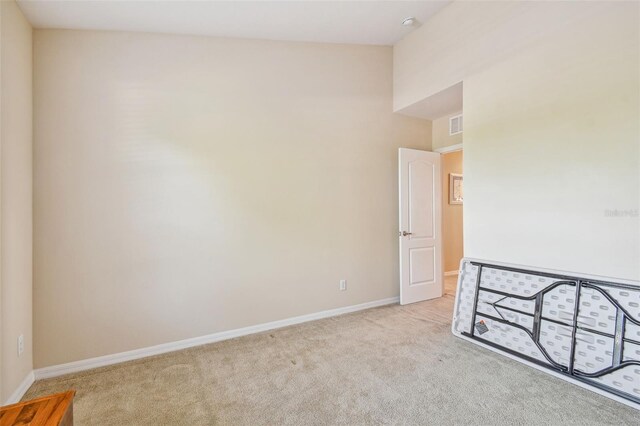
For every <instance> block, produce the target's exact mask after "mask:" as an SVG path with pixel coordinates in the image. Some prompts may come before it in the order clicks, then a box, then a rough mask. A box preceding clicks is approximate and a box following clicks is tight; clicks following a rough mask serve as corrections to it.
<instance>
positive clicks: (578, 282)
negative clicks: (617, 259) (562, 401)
mask: <svg viewBox="0 0 640 426" xmlns="http://www.w3.org/2000/svg"><path fill="white" fill-rule="evenodd" d="M470 263H471V264H472V265H474V266H476V267H477V268H478V272H477V273H478V275H477V279H476V288H475V299H474V305H473V314H472V322H471V330H470V332H469V333H467V332H463V333H462V334H463V335H464V336H466V337H468V338H470V339H473V340H477V341H480V342H481V343H482V344H484V345H487V346H491V347H494V348H496V349H498V350H500V351H502V352H506V353H508V354H511V355H514V356H516V357H518V358H522V359H525V360H527V361H528V362H530V363H533V364H536V365H539V366H541V367H544V368H547V369H550V370H553V371H556V372H558V373H560V374H562V375H565V376H569V377H571V378H572V379H574V380H577V381H580V382H583V383H586V384H589V385H590V386H593V387H595V388H598V389H600V390H603V391H606V392H608V393H611V394H614V395H617V396H619V397H621V398H624V399H627V400H630V401H633V402H635V403H637V404H640V398H638V397H636V396H634V395H631V394H629V393H627V392H624V391H622V390H620V389H616V388H613V387H611V386H609V385H607V384H605V383H602V382H599V381H597V380H594V379H597V378H599V377H602V376H605V375H607V374H610V373H613V372H615V371H618V370H620V369H623V368H625V367H629V366H634V365H635V366H640V360H635V359H628V360H623V359H624V358H623V351H624V343H625V342H630V343H634V344H638V342H637V341H635V340H633V339H631V338H626V337H625V336H624V334H625V333H624V331H625V325H626V322H627V321H629V322H630V323H633V324H635V325H638V326H640V321H639V320H637V319H636V318H634V317H633V316H632V315H631V314H630V313H629V312H628V311H627V310H626V309H625V308H624V307H623V306H622V305H621V304H620V302H618V301H617V300H616V299H615V298H614V297H613V296H611V294H609V293H608V292H606V291H605V290H603V289H602V288H600V287H599V286H603V287H610V288H620V289H628V290H633V291H638V290H640V288H639V287H637V286H633V285H630V284H620V283H611V282H606V281H596V280H586V279H581V278H579V277H572V276H567V275H560V274H553V273H546V272H538V271H529V270H525V269H518V268H511V267H506V266H498V265H492V264H488V263H481V262H470ZM483 267H489V268H493V269H499V270H504V271H510V272H517V273H523V274H534V275H538V276H543V277H547V278H555V279H558V281H556V282H554V283H553V284H551V285H549V286H547V287H546V288H544V289H543V290H541V291H539V292H538V293H536V294H534V295H533V296H520V295H515V294H511V293H507V292H504V291H500V290H494V289H489V288H485V287H481V286H480V284H481V275H482V270H483ZM561 285H568V286H573V287H575V291H576V296H575V305H574V311H573V318H572V321H571V323H570V324H567V323H564V322H561V321H557V320H555V319H551V318H545V317H543V316H542V302H543V298H544V295H545V294H546V293H548V292H550V291H551V290H553V289H554V288H556V287H558V286H561ZM583 288H589V289H593V290H595V291H597V292H599V293H600V294H602V296H604V297H605V298H606V299H607V300H608V301H609V302H611V303H612V304H613V305H614V306H615V307H616V309H617V312H616V328H615V334H614V335H611V334H608V333H605V332H603V331H598V330H593V329H590V328H587V327H584V326H582V325H581V324H579V323H578V314H579V310H580V295H581V289H583ZM480 291H486V292H491V293H494V294H497V295H499V296H503V297H502V298H501V299H499V300H497V301H495V302H492V303H488V304H489V305H490V306H492V307H493V308H494V310H495V311H496V312H497V313H498V315H499V316H500V318H498V317H496V316H494V315H489V314H485V313H482V312H477V311H478V303H479V298H480ZM507 297H509V298H514V299H519V300H526V301H535V302H536V303H535V309H534V312H533V313H529V312H524V311H521V310H518V309H514V308H511V307H507V306H501V305H498V303H500V302H501V301H503V300H504V299H505V298H507ZM500 309H504V310H507V311H512V312H517V313H519V314H523V315H527V316H530V317H533V327H532V330H531V331H530V330H529V329H528V328H526V327H524V326H522V325H520V324H516V323H513V322H510V321H508V320H506V319H505V318H504V316H503V315H502V313H501V312H500ZM478 315H480V316H481V317H484V318H487V319H490V320H492V321H496V322H499V323H503V324H506V325H508V326H510V327H514V328H517V329H519V330H522V331H524V332H525V333H526V334H527V335H528V336H529V338H530V339H531V340H532V342H533V343H534V344H535V345H536V347H537V348H538V350H540V353H542V355H543V356H544V358H545V359H546V360H547V363H545V362H543V361H541V360H539V359H537V358H533V357H531V356H528V355H525V354H523V353H520V352H517V351H514V350H512V349H509V348H507V347H504V346H501V345H499V344H497V343H494V342H492V341H489V340H486V339H484V338H482V337H481V336H478V335H476V333H475V324H476V321H477V316H478ZM542 320H545V321H550V322H553V323H556V324H558V325H562V326H565V327H569V328H571V340H570V356H569V365H568V366H564V365H561V364H559V363H557V362H555V361H554V360H553V359H551V357H550V356H549V354H548V353H547V351H546V350H545V348H544V347H543V346H542V345H541V344H540V342H539V337H540V323H541V321H542ZM577 330H584V331H587V332H590V333H594V334H598V335H602V336H606V337H610V338H613V339H614V350H613V355H612V362H611V366H610V367H607V368H604V369H602V370H599V371H595V372H592V373H587V372H584V371H580V370H578V369H576V368H575V367H574V364H575V357H576V338H577V336H576V334H577Z"/></svg>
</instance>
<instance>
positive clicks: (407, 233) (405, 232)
mask: <svg viewBox="0 0 640 426" xmlns="http://www.w3.org/2000/svg"><path fill="white" fill-rule="evenodd" d="M407 235H413V232H407V231H402V236H403V237H406V236H407Z"/></svg>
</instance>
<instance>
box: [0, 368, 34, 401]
mask: <svg viewBox="0 0 640 426" xmlns="http://www.w3.org/2000/svg"><path fill="white" fill-rule="evenodd" d="M34 381H35V375H34V374H33V371H30V372H29V374H27V376H26V377H25V378H24V380H23V381H22V383H20V385H19V386H18V388H17V389H16V390H15V391H13V393H12V394H11V396H10V397H9V398H7V400H6V401H5V402H4V405H9V404H15V403H16V402H20V400H21V399H22V397H23V396H24V394H25V393H27V391H28V390H29V388H30V387H31V385H32V384H33V382H34Z"/></svg>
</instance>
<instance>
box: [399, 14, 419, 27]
mask: <svg viewBox="0 0 640 426" xmlns="http://www.w3.org/2000/svg"><path fill="white" fill-rule="evenodd" d="M416 22H418V20H417V19H416V18H414V17H413V16H409V17H408V18H404V21H402V25H404V26H405V27H412V26H413V25H414V24H415V23H416Z"/></svg>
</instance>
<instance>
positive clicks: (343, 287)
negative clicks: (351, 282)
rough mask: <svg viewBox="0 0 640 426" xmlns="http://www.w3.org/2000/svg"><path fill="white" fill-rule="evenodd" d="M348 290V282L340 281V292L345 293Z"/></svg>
mask: <svg viewBox="0 0 640 426" xmlns="http://www.w3.org/2000/svg"><path fill="white" fill-rule="evenodd" d="M346 289H347V280H340V291H345V290H346Z"/></svg>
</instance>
